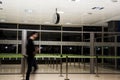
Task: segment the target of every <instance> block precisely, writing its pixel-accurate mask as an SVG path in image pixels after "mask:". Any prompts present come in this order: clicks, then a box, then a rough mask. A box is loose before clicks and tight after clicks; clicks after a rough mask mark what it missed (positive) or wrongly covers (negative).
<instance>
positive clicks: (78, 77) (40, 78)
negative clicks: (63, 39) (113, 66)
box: [0, 74, 120, 80]
mask: <svg viewBox="0 0 120 80" xmlns="http://www.w3.org/2000/svg"><path fill="white" fill-rule="evenodd" d="M68 79H69V80H120V75H119V74H113V75H112V74H100V75H99V77H96V75H95V74H69V75H68ZM0 80H23V77H22V76H21V75H20V74H18V75H17V74H14V75H0ZM30 80H66V77H65V74H63V77H60V75H59V74H31V78H30Z"/></svg>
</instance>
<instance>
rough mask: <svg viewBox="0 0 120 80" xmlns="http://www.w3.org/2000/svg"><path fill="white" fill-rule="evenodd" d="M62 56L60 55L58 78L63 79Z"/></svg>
mask: <svg viewBox="0 0 120 80" xmlns="http://www.w3.org/2000/svg"><path fill="white" fill-rule="evenodd" d="M62 73H63V72H62V54H61V55H60V77H63V75H62Z"/></svg>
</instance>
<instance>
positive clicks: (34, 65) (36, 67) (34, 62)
mask: <svg viewBox="0 0 120 80" xmlns="http://www.w3.org/2000/svg"><path fill="white" fill-rule="evenodd" d="M33 67H34V72H35V71H36V70H37V69H38V65H37V62H36V59H35V58H34V61H33Z"/></svg>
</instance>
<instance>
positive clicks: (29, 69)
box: [26, 58, 33, 80]
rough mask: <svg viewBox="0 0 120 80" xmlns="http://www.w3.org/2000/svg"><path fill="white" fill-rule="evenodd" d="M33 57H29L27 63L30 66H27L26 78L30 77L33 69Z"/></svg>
mask: <svg viewBox="0 0 120 80" xmlns="http://www.w3.org/2000/svg"><path fill="white" fill-rule="evenodd" d="M32 63H33V62H32V59H30V58H27V64H28V67H27V72H26V80H29V78H30V73H31V71H32Z"/></svg>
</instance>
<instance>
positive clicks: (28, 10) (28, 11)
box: [25, 9, 33, 13]
mask: <svg viewBox="0 0 120 80" xmlns="http://www.w3.org/2000/svg"><path fill="white" fill-rule="evenodd" d="M25 12H26V13H32V12H33V10H32V9H25Z"/></svg>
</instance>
